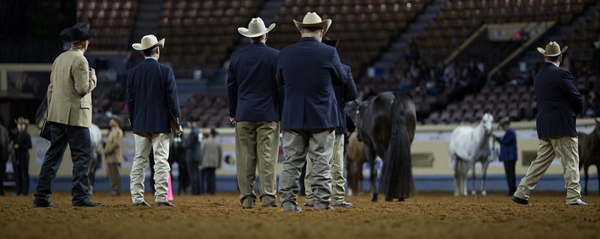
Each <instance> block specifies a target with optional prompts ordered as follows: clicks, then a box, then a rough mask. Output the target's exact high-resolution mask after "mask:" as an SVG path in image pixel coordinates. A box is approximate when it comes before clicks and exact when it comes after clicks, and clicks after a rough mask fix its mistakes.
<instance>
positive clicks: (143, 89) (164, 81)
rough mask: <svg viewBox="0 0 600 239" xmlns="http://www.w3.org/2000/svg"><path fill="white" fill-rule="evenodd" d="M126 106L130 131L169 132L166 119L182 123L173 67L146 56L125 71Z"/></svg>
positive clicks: (138, 132)
mask: <svg viewBox="0 0 600 239" xmlns="http://www.w3.org/2000/svg"><path fill="white" fill-rule="evenodd" d="M126 91H127V107H128V108H129V120H131V126H132V128H133V133H135V134H141V133H170V132H171V126H170V123H169V120H170V119H171V117H174V118H175V120H176V121H177V123H178V124H179V125H181V111H180V110H179V98H178V97H177V85H175V76H174V75H173V70H172V69H171V68H169V67H167V66H165V65H163V64H160V63H158V61H157V60H155V59H151V58H148V59H145V60H143V61H142V62H140V64H138V65H137V66H135V67H133V68H131V69H130V70H129V71H128V72H127V90H126Z"/></svg>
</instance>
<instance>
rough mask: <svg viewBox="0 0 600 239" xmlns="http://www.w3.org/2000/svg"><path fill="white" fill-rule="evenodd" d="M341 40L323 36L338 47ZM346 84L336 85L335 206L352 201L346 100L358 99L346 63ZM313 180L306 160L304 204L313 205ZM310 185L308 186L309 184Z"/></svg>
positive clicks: (333, 173)
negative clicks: (348, 190) (348, 188)
mask: <svg viewBox="0 0 600 239" xmlns="http://www.w3.org/2000/svg"><path fill="white" fill-rule="evenodd" d="M338 42H339V40H330V39H329V38H328V37H324V38H323V43H325V44H326V45H329V46H333V47H336V46H337V44H338ZM342 65H343V66H344V70H345V76H346V79H345V82H346V83H345V84H344V85H343V86H334V87H333V90H334V92H335V99H336V101H337V103H338V104H337V107H338V120H339V121H340V124H339V126H338V127H335V144H334V147H333V157H332V160H331V162H330V165H331V181H332V190H331V191H332V204H333V206H334V207H350V206H352V203H349V202H346V201H345V199H346V178H344V162H345V157H344V155H345V154H344V138H345V137H344V136H345V134H346V133H348V129H347V128H346V115H347V113H348V109H346V102H350V101H352V100H354V99H356V95H357V91H356V84H355V83H354V78H353V77H352V69H351V68H350V66H348V65H344V64H342ZM311 181H312V162H311V160H308V161H307V162H306V175H305V177H304V185H305V193H306V203H304V206H309V207H310V206H312V201H313V193H312V189H311V187H310V185H311ZM307 185H308V186H307Z"/></svg>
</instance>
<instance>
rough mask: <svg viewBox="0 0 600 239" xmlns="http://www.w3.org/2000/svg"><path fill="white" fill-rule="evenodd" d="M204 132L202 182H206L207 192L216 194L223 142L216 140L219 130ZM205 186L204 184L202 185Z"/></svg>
mask: <svg viewBox="0 0 600 239" xmlns="http://www.w3.org/2000/svg"><path fill="white" fill-rule="evenodd" d="M210 133H211V135H212V136H210V135H209V134H208V132H203V136H204V141H203V142H202V150H201V151H202V182H206V192H207V193H208V194H210V195H215V192H216V190H217V187H216V186H217V185H216V175H215V171H216V170H217V169H218V168H221V163H222V161H223V160H222V158H223V149H222V147H221V144H220V143H219V142H217V141H216V140H215V137H216V136H217V131H215V130H214V129H212V130H211V132H210ZM202 187H204V185H202Z"/></svg>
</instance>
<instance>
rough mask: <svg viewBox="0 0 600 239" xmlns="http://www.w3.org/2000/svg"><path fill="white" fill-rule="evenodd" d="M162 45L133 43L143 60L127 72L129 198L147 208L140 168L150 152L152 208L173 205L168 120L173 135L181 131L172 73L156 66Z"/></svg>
mask: <svg viewBox="0 0 600 239" xmlns="http://www.w3.org/2000/svg"><path fill="white" fill-rule="evenodd" d="M164 44H165V39H162V40H160V41H158V40H157V39H156V37H155V36H154V35H146V36H144V37H143V38H142V42H141V43H135V44H133V49H135V50H138V51H141V53H142V56H144V58H145V59H144V60H143V61H142V62H141V63H140V64H138V65H137V66H135V67H133V68H131V69H130V70H129V71H128V72H127V107H128V108H129V120H130V121H131V126H132V128H133V134H134V135H133V137H134V140H135V157H134V159H133V165H132V167H131V197H132V200H133V204H134V205H135V206H145V207H149V206H150V204H148V203H147V202H146V201H144V179H145V176H146V174H145V172H144V168H146V165H148V156H149V154H150V150H152V151H153V154H154V182H155V183H154V187H155V189H156V193H155V202H156V205H157V206H169V207H173V206H174V205H173V204H172V203H170V202H169V201H167V187H168V185H167V178H168V173H169V171H171V167H170V166H169V162H168V158H169V137H170V135H171V127H170V124H171V122H170V121H174V122H173V123H174V124H176V129H173V131H174V132H173V133H175V135H180V134H181V131H182V128H181V112H180V110H179V99H178V97H177V85H175V76H174V75H173V70H172V69H171V68H169V67H167V66H165V65H163V64H160V63H158V59H159V58H160V48H164V46H165V45H164Z"/></svg>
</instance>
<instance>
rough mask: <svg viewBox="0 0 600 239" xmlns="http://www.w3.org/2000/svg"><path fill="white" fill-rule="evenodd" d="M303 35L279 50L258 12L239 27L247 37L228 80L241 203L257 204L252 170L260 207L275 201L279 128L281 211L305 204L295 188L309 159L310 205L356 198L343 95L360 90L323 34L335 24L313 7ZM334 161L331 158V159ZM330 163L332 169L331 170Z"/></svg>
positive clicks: (347, 97) (352, 96)
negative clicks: (350, 184)
mask: <svg viewBox="0 0 600 239" xmlns="http://www.w3.org/2000/svg"><path fill="white" fill-rule="evenodd" d="M294 23H295V24H296V27H297V28H298V30H299V31H300V33H301V36H302V37H301V39H300V40H299V41H298V43H296V44H293V45H291V46H288V47H286V48H284V49H283V50H281V51H278V50H276V49H273V48H271V47H268V46H267V45H266V42H267V40H268V33H269V32H270V31H271V30H273V28H274V27H275V24H271V25H270V26H269V27H268V28H267V27H266V26H265V24H264V22H263V21H262V19H261V18H253V19H252V20H251V21H250V23H249V25H248V28H238V32H239V33H240V34H241V35H243V36H245V37H248V38H250V42H251V43H250V45H249V46H248V47H246V48H244V49H242V50H239V51H237V52H235V53H233V54H232V56H231V60H230V66H229V78H228V81H227V88H228V102H229V110H230V117H231V118H230V119H231V122H232V123H233V124H235V131H236V155H237V161H236V163H237V176H238V185H239V187H240V192H241V195H240V202H241V204H242V207H243V208H245V209H250V208H253V207H254V204H255V201H256V196H255V194H254V190H253V188H254V181H255V171H256V167H258V171H259V174H260V199H261V205H262V206H263V207H277V206H279V205H278V204H277V203H276V201H277V200H276V199H277V198H276V192H277V189H276V173H275V166H276V164H277V158H278V148H279V141H280V131H281V129H283V140H282V142H283V150H284V153H285V162H284V163H283V172H282V173H281V176H280V181H279V183H280V187H279V189H280V192H281V203H282V205H281V206H282V207H283V210H284V211H296V212H298V211H300V210H301V209H300V207H298V202H297V200H296V197H297V196H296V195H297V194H298V177H299V176H300V173H301V170H302V167H304V165H305V164H307V163H308V165H307V174H308V175H310V177H309V178H311V180H308V181H309V183H310V186H308V185H307V186H306V188H307V189H310V190H307V191H308V192H309V195H311V197H310V199H309V200H307V202H306V204H305V206H312V207H314V208H315V209H333V208H332V207H330V203H331V196H332V174H333V178H334V179H335V180H334V183H335V185H334V187H333V190H334V191H335V192H337V194H338V195H336V197H335V198H334V199H335V201H334V202H333V205H334V206H351V204H350V203H347V202H345V201H344V186H345V185H344V184H345V179H344V176H343V168H344V167H343V163H344V159H343V158H344V153H343V149H344V147H343V145H344V137H343V134H344V133H345V132H346V131H345V127H344V126H345V121H346V116H345V114H346V113H345V111H344V108H345V107H344V105H345V103H346V102H348V101H351V100H354V99H355V97H356V85H355V84H354V80H353V78H352V74H351V70H350V68H349V67H347V66H344V65H342V63H341V61H340V57H339V55H338V53H337V50H336V49H335V47H332V46H328V45H326V44H324V43H323V42H322V40H323V37H324V35H325V34H326V33H327V30H328V29H329V27H330V26H331V23H332V21H331V20H330V19H326V20H322V19H321V18H320V17H319V15H317V14H316V13H314V12H309V13H307V14H306V15H305V17H304V19H303V21H302V22H300V21H296V20H294ZM332 164H333V165H332ZM332 168H333V169H334V170H333V171H332Z"/></svg>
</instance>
